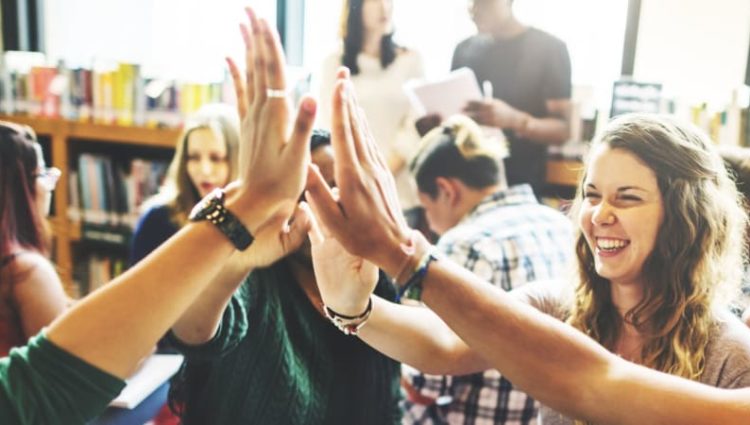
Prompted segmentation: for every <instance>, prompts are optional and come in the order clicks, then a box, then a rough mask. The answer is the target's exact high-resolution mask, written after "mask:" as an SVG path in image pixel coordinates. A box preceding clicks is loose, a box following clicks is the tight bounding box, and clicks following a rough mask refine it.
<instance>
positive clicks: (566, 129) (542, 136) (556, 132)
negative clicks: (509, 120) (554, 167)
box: [515, 113, 570, 145]
mask: <svg viewBox="0 0 750 425" xmlns="http://www.w3.org/2000/svg"><path fill="white" fill-rule="evenodd" d="M524 114H525V113H524ZM525 115H526V116H525V118H524V119H523V120H522V121H521V124H520V125H519V126H518V128H516V129H515V132H516V135H517V136H518V137H522V138H524V139H527V140H529V141H531V142H533V143H538V144H542V145H562V144H563V143H565V142H567V141H568V139H570V125H569V123H568V121H567V120H565V119H563V118H558V117H546V118H536V117H533V116H531V115H529V114H525Z"/></svg>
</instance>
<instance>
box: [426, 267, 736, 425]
mask: <svg viewBox="0 0 750 425" xmlns="http://www.w3.org/2000/svg"><path fill="white" fill-rule="evenodd" d="M423 300H424V302H425V303H426V304H427V305H428V306H429V307H430V308H431V309H433V310H434V311H435V312H436V313H437V314H438V315H439V316H440V317H441V318H442V319H443V320H444V321H445V322H446V323H447V324H448V326H450V327H451V328H452V329H453V330H454V331H455V332H456V333H457V334H458V335H459V336H460V337H461V338H462V339H463V340H464V341H466V343H467V344H468V345H469V346H470V347H471V348H472V349H474V350H475V351H476V352H478V353H479V354H480V355H482V356H483V357H484V358H486V359H487V360H488V361H489V362H490V363H491V365H492V366H494V367H495V368H497V369H498V370H500V371H501V372H502V373H503V375H504V376H505V377H507V378H508V379H509V380H510V381H512V382H513V383H514V384H515V385H517V386H518V387H520V388H522V389H523V390H524V391H527V392H529V393H530V394H531V395H532V396H534V397H535V398H537V399H538V400H539V401H541V402H542V403H544V404H546V405H548V406H550V407H552V408H553V409H555V410H558V411H560V412H563V413H564V414H566V415H569V416H571V417H579V418H585V419H588V420H590V421H593V422H596V423H603V424H633V425H635V424H641V423H653V424H661V423H663V424H668V423H693V424H704V423H705V424H709V423H739V419H740V418H744V419H743V420H746V418H747V416H743V415H748V414H750V396H746V397H745V399H746V400H747V402H745V404H744V406H743V405H740V404H739V403H737V401H734V402H732V401H731V400H729V397H728V396H729V394H730V393H729V392H728V391H724V394H723V395H722V394H719V390H716V389H713V388H710V387H706V386H703V385H699V384H695V383H690V382H688V381H685V380H682V379H679V378H676V377H672V376H668V375H665V374H656V373H654V372H653V371H650V370H647V369H645V368H643V367H640V366H636V365H633V364H631V363H628V362H625V361H624V360H621V359H619V358H617V357H615V356H614V355H613V354H611V353H609V352H607V351H606V350H605V349H604V348H603V347H601V346H600V345H598V344H596V343H595V342H594V341H593V340H591V339H589V338H587V337H586V336H584V335H583V334H582V333H580V332H577V331H576V330H574V329H573V328H571V327H570V326H568V325H565V324H564V323H562V322H560V321H558V320H556V319H553V318H551V317H549V316H546V315H544V314H541V313H539V312H538V311H536V310H535V309H534V308H533V307H531V306H528V305H525V304H522V303H520V302H518V301H516V300H515V299H513V297H512V296H511V295H510V294H508V293H505V292H503V291H501V290H499V289H498V288H495V287H493V286H490V285H487V284H485V283H483V282H481V281H480V280H479V279H478V278H476V277H475V276H474V275H472V274H471V273H469V272H468V271H465V270H463V269H461V268H459V267H458V266H455V265H452V264H449V263H448V262H437V263H435V264H433V265H432V266H431V268H430V271H429V273H428V274H427V278H426V281H425V284H424V292H423ZM722 396H727V397H724V398H723V399H722V400H719V398H720V397H722ZM622 400H628V408H627V409H618V408H617V407H618V406H619V405H620V403H621V401H622ZM668 405H671V406H674V407H675V408H670V409H665V406H668ZM678 406H679V407H678ZM720 409H724V410H725V411H727V412H732V413H728V414H726V415H725V414H724V413H722V416H726V417H725V418H722V420H721V421H717V416H716V412H718V411H720ZM709 412H711V413H709ZM741 413H742V414H743V415H740V414H741ZM733 415H734V416H733ZM709 416H710V417H709ZM733 420H734V421H735V422H732V421H733Z"/></svg>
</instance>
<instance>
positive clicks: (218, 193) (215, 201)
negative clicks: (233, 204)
mask: <svg viewBox="0 0 750 425" xmlns="http://www.w3.org/2000/svg"><path fill="white" fill-rule="evenodd" d="M223 195H224V192H223V191H222V190H221V189H214V190H213V191H212V192H211V193H209V194H208V195H206V197H205V198H203V199H201V200H200V201H199V202H198V203H197V204H195V206H194V207H193V209H192V211H190V215H189V216H188V220H190V221H199V220H205V219H206V217H208V215H209V214H210V213H212V212H213V211H215V210H216V206H217V205H221V204H222V203H223V201H224V197H223Z"/></svg>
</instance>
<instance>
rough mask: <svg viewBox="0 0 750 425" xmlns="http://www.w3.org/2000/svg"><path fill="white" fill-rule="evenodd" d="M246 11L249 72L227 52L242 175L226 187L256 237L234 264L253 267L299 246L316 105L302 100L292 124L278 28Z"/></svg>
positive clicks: (306, 225) (306, 223)
mask: <svg viewBox="0 0 750 425" xmlns="http://www.w3.org/2000/svg"><path fill="white" fill-rule="evenodd" d="M246 14H247V18H248V24H241V25H240V32H241V34H242V38H243V40H244V44H245V72H244V74H243V73H242V72H241V71H240V68H239V67H238V66H237V64H236V63H235V62H234V61H233V60H232V59H231V58H227V65H228V66H229V71H230V73H231V75H232V80H233V82H234V89H235V93H236V96H237V109H238V113H239V116H240V123H241V124H240V125H241V127H240V134H241V144H240V155H239V157H240V164H239V166H240V177H239V180H238V181H237V182H234V183H232V184H231V185H230V186H229V187H228V188H227V189H228V196H229V201H228V205H231V206H230V208H231V209H233V210H234V209H236V210H237V212H238V213H240V211H247V212H248V213H247V214H246V215H245V216H244V217H243V216H242V215H241V213H240V214H239V215H240V219H241V220H242V221H243V224H244V225H245V226H246V227H247V228H248V229H249V230H250V232H251V233H252V234H253V235H254V237H255V241H254V242H253V244H252V245H251V246H250V248H248V249H247V250H246V251H243V252H236V253H235V254H234V255H233V257H232V259H231V263H233V264H234V265H236V266H238V267H242V268H244V269H246V270H249V269H252V268H255V267H264V266H268V265H270V264H272V263H274V262H275V261H277V260H278V259H280V258H282V257H283V256H285V255H286V254H288V253H290V252H292V251H294V250H296V249H297V248H298V247H299V246H300V245H301V244H302V242H303V240H304V238H305V236H306V232H307V230H308V228H309V221H308V219H307V216H306V215H305V214H303V212H302V210H300V209H299V208H298V207H297V200H298V199H299V196H300V195H301V193H302V190H303V188H304V186H305V179H306V176H307V168H308V167H309V164H310V147H309V140H310V133H311V131H312V126H313V122H314V119H315V112H316V103H315V100H313V99H312V98H310V97H304V98H302V100H301V101H300V106H299V109H298V111H297V113H296V118H295V121H294V125H293V127H291V129H290V124H291V122H290V120H291V118H292V108H291V105H290V101H289V99H288V96H287V82H286V76H285V74H286V64H285V61H284V52H283V50H282V48H281V43H280V42H279V38H278V34H277V33H276V31H275V30H273V29H271V27H270V26H269V24H268V22H267V21H266V20H264V19H259V18H258V17H257V16H256V15H255V12H254V11H253V10H252V9H251V8H246ZM230 202H231V204H230ZM290 217H291V220H290Z"/></svg>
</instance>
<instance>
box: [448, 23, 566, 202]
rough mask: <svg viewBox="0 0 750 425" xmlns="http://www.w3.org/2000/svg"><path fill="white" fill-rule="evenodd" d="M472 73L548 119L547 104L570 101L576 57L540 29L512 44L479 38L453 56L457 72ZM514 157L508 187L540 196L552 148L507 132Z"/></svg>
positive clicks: (505, 98)
mask: <svg viewBox="0 0 750 425" xmlns="http://www.w3.org/2000/svg"><path fill="white" fill-rule="evenodd" d="M461 67H468V68H471V69H472V70H473V71H474V73H475V74H476V76H477V80H478V81H479V84H480V85H481V84H482V82H483V81H485V80H489V81H490V82H492V87H493V95H494V97H495V98H496V99H500V100H502V101H504V102H506V103H508V104H509V105H510V106H512V107H514V108H516V109H519V110H521V111H524V112H527V113H529V114H531V115H533V116H534V117H537V118H543V117H546V116H548V114H547V107H546V101H547V100H550V99H569V98H570V95H571V82H570V56H569V55H568V49H567V47H566V46H565V43H564V42H563V41H562V40H560V39H558V38H556V37H554V36H552V35H550V34H548V33H546V32H544V31H541V30H539V29H536V28H528V29H527V30H526V31H524V32H523V33H521V34H520V35H518V36H516V37H513V38H511V39H507V40H500V39H494V38H492V37H490V36H486V35H475V36H473V37H470V38H468V39H466V40H464V41H462V42H461V43H460V44H459V45H458V46H456V50H455V51H454V52H453V62H452V64H451V69H457V68H461ZM505 136H506V137H507V138H508V141H509V147H510V157H509V158H507V159H506V160H505V172H506V175H507V177H508V185H511V186H512V185H516V184H521V183H529V184H531V186H532V187H533V188H534V192H535V193H538V190H539V189H541V187H543V185H544V181H545V171H546V161H547V147H546V146H545V145H543V144H539V143H534V142H530V141H528V140H526V139H520V138H518V137H516V135H515V134H514V133H513V132H512V131H507V130H506V131H505Z"/></svg>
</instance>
